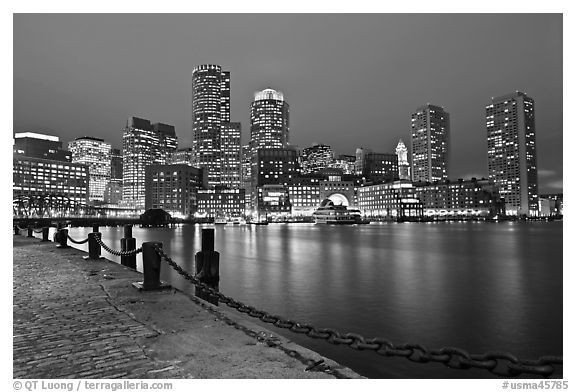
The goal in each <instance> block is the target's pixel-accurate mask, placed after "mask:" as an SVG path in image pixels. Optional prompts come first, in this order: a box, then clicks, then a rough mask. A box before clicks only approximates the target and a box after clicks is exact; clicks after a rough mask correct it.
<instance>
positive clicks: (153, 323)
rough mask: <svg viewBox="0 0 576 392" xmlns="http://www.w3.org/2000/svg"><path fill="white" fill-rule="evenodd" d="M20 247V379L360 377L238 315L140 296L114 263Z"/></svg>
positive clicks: (16, 288)
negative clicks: (314, 364) (317, 363)
mask: <svg viewBox="0 0 576 392" xmlns="http://www.w3.org/2000/svg"><path fill="white" fill-rule="evenodd" d="M13 246H14V248H13V268H14V275H13V279H14V282H13V293H14V307H13V312H14V325H13V336H14V337H13V343H14V351H13V354H14V357H13V365H14V368H13V376H14V378H136V379H144V378H358V377H360V376H358V375H357V374H356V373H354V372H352V371H351V370H350V369H348V368H345V367H343V366H341V365H339V364H337V363H335V362H334V361H331V360H329V359H327V358H323V357H322V356H320V355H319V354H317V353H315V352H313V351H310V350H308V349H305V348H303V347H301V346H298V345H296V344H295V343H292V342H290V341H289V340H287V339H285V338H283V337H281V336H279V335H277V334H276V333H274V332H271V331H270V330H267V329H265V328H263V327H261V326H260V325H258V324H255V323H253V322H251V321H249V320H247V319H246V318H244V317H243V316H242V315H239V314H238V315H237V314H234V313H233V311H228V310H225V309H222V307H219V308H217V307H214V306H212V305H209V304H206V303H204V302H203V301H200V300H197V299H193V298H190V297H188V296H186V295H184V294H183V293H181V292H179V291H175V290H171V291H164V292H139V291H138V290H136V289H134V288H133V287H132V286H131V283H132V282H136V281H141V280H142V275H141V274H139V273H138V272H135V271H132V270H130V269H128V268H124V267H123V266H121V265H118V264H116V263H113V262H111V261H108V260H99V261H93V260H90V261H87V260H83V259H82V256H84V255H86V254H85V253H84V252H81V251H79V250H76V249H73V248H69V249H57V248H56V244H55V243H53V242H40V240H39V239H37V238H36V239H32V238H26V237H25V236H14V239H13ZM162 267H163V268H166V267H167V266H166V264H163V265H162ZM321 359H323V360H324V362H323V363H322V364H321V365H319V366H316V367H315V368H314V369H312V371H306V370H305V369H306V368H307V367H308V366H310V365H311V364H313V363H315V362H316V361H319V360H321Z"/></svg>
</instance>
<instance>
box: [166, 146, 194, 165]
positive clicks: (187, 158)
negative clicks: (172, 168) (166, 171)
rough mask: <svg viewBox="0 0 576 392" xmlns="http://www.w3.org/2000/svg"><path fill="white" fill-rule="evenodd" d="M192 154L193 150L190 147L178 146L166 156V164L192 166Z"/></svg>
mask: <svg viewBox="0 0 576 392" xmlns="http://www.w3.org/2000/svg"><path fill="white" fill-rule="evenodd" d="M193 155H194V151H193V150H192V148H190V147H187V148H180V149H178V150H176V151H174V152H173V153H172V154H171V155H170V157H169V158H168V162H167V163H168V164H169V165H188V166H194V165H193V164H192V162H193Z"/></svg>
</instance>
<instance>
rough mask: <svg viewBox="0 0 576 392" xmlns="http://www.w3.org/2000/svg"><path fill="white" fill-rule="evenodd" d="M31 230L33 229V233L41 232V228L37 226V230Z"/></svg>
mask: <svg viewBox="0 0 576 392" xmlns="http://www.w3.org/2000/svg"><path fill="white" fill-rule="evenodd" d="M32 231H33V232H34V233H42V228H39V229H38V230H36V229H32Z"/></svg>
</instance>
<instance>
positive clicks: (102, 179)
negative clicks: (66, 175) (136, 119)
mask: <svg viewBox="0 0 576 392" xmlns="http://www.w3.org/2000/svg"><path fill="white" fill-rule="evenodd" d="M68 150H70V152H71V153H72V162H73V163H82V164H84V165H86V166H88V175H89V178H90V180H89V183H88V184H89V191H88V200H89V201H90V202H95V201H100V202H103V201H104V190H105V189H106V185H107V184H108V182H109V181H110V164H111V158H110V153H111V150H112V145H111V144H110V143H106V142H105V141H104V140H103V139H98V138H95V137H89V136H84V137H79V138H77V139H75V140H73V141H71V142H69V143H68Z"/></svg>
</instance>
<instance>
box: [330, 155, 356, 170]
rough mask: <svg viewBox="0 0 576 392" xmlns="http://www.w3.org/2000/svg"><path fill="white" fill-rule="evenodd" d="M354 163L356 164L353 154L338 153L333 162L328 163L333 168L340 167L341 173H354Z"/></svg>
mask: <svg viewBox="0 0 576 392" xmlns="http://www.w3.org/2000/svg"><path fill="white" fill-rule="evenodd" d="M355 164H356V156H355V155H344V154H341V155H338V156H337V157H336V159H334V162H333V163H332V164H331V165H330V167H332V168H335V169H341V170H342V173H343V174H355V173H356V170H355Z"/></svg>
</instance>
